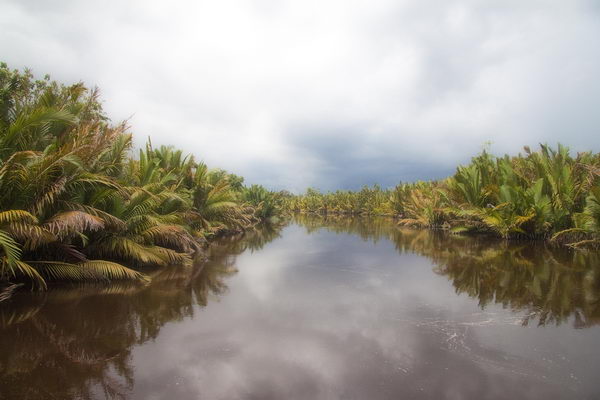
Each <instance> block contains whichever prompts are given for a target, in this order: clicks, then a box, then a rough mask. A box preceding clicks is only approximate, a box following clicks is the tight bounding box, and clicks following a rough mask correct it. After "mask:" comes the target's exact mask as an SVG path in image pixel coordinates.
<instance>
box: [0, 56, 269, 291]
mask: <svg viewBox="0 0 600 400" xmlns="http://www.w3.org/2000/svg"><path fill="white" fill-rule="evenodd" d="M131 150H132V135H131V134H130V133H129V132H128V127H127V126H126V124H124V123H121V124H113V123H111V121H109V120H108V118H107V117H106V115H105V113H104V112H103V110H102V106H101V103H100V101H99V97H98V91H97V90H96V89H94V90H90V89H88V88H86V87H85V86H84V85H83V84H81V83H77V84H74V85H63V84H59V83H57V82H54V81H51V80H50V78H49V77H48V76H46V77H45V78H44V79H42V80H35V79H34V78H33V76H32V74H31V73H30V72H29V71H24V72H20V71H16V70H14V71H13V70H10V69H9V68H8V67H7V66H6V64H0V284H1V283H2V282H19V281H20V282H26V283H29V284H31V285H32V287H37V288H45V287H46V285H47V282H48V281H61V280H67V281H105V280H123V279H126V280H137V281H146V280H147V279H148V278H147V276H146V275H145V274H143V273H142V272H140V269H141V268H144V267H149V266H153V267H164V266H168V265H174V264H183V265H185V264H189V263H190V261H191V256H192V254H193V253H194V252H196V251H198V250H199V249H200V247H201V245H202V244H203V243H204V242H205V241H206V239H208V238H211V237H215V236H218V235H222V234H224V233H228V232H240V231H243V230H245V229H247V228H249V227H251V226H253V225H255V224H256V223H257V222H259V221H260V220H262V219H267V218H270V217H272V216H273V215H275V214H276V213H277V207H276V206H275V205H276V204H277V203H278V201H279V200H278V198H279V197H278V195H277V194H275V193H271V192H269V191H267V190H266V189H264V188H262V187H258V186H253V187H250V188H246V187H245V186H244V185H243V178H241V177H238V176H236V175H233V174H229V173H227V172H225V171H223V170H210V169H208V167H207V166H206V165H205V164H203V163H198V162H196V161H195V160H194V158H193V157H192V156H189V155H184V154H183V153H182V151H181V150H176V149H174V148H173V147H170V146H169V147H167V146H161V147H160V148H154V147H153V146H152V144H151V142H150V141H148V143H147V145H146V146H145V148H143V149H141V150H140V151H139V153H138V154H133V153H132V152H131Z"/></svg>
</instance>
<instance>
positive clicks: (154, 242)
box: [0, 64, 600, 288]
mask: <svg viewBox="0 0 600 400" xmlns="http://www.w3.org/2000/svg"><path fill="white" fill-rule="evenodd" d="M132 147H133V146H132V135H131V134H130V133H129V131H128V127H127V125H126V124H125V123H120V124H114V123H112V122H111V121H110V120H109V119H108V118H107V116H106V115H105V113H104V112H103V109H102V105H101V103H100V101H99V97H98V91H97V90H95V89H94V90H90V89H88V88H86V87H85V86H84V85H83V84H81V83H77V84H74V85H63V84H59V83H57V82H54V81H51V80H50V79H49V77H47V76H46V77H45V78H44V79H42V80H36V79H34V77H33V76H32V74H31V73H30V72H29V71H25V72H19V71H12V70H10V69H8V67H7V66H6V65H5V64H1V65H0V283H2V282H19V281H21V282H29V283H32V285H33V287H38V288H44V287H46V282H47V281H54V280H57V281H60V280H68V281H89V280H121V279H127V280H140V281H144V280H147V279H148V278H147V275H146V274H144V273H142V271H141V270H142V269H143V268H145V267H165V266H168V265H174V264H182V265H186V264H189V263H190V260H191V257H192V254H194V253H195V252H197V251H198V250H199V249H200V248H201V246H202V245H203V244H204V243H205V242H206V240H207V239H209V238H211V237H215V236H219V235H222V234H225V233H232V232H241V231H244V230H246V229H248V228H250V227H252V226H254V225H255V224H257V223H258V222H259V221H262V220H266V219H270V218H272V217H273V216H275V215H276V214H278V213H280V212H282V211H284V210H287V211H292V212H300V213H319V214H340V215H341V214H347V215H364V214H366V215H390V216H395V217H397V218H398V219H399V223H400V224H403V225H410V226H418V227H436V228H446V229H451V230H452V231H453V232H457V233H464V232H475V233H491V234H494V235H497V236H500V237H503V238H506V239H509V238H530V239H531V238H536V239H538V238H539V239H551V240H553V241H554V242H557V243H566V244H569V245H571V246H575V247H581V246H596V247H597V246H598V245H599V244H600V155H599V154H594V153H580V154H577V155H576V156H572V155H571V154H570V153H569V150H568V149H567V148H566V147H564V146H561V145H559V146H558V147H557V148H556V149H553V148H551V147H549V146H546V145H542V146H541V148H540V149H539V150H538V151H531V150H530V149H529V148H525V153H524V154H519V155H517V156H514V157H510V156H504V157H495V156H493V155H491V154H490V153H489V152H487V151H484V152H482V153H481V154H479V155H478V156H476V157H474V158H473V159H472V161H471V163H470V164H469V165H466V166H459V167H458V168H457V170H456V173H455V174H454V175H453V176H451V177H449V178H446V179H443V180H438V181H430V182H415V183H402V184H399V185H398V186H396V187H395V188H394V189H382V188H380V187H379V186H377V185H375V186H373V187H364V188H363V189H362V190H360V191H356V192H352V191H336V192H334V193H326V194H322V193H320V192H319V191H317V190H315V189H308V190H307V192H306V194H304V195H299V196H291V195H289V194H288V193H285V192H280V193H273V192H270V191H268V190H266V189H265V188H264V187H262V186H258V185H253V186H250V187H246V186H245V185H244V183H243V178H241V177H239V176H236V175H234V174H230V173H227V172H226V171H224V170H220V169H217V170H210V169H209V168H208V167H207V166H206V165H205V164H204V163H202V162H196V161H195V159H194V157H193V156H191V155H185V154H183V152H182V151H181V150H177V149H174V148H173V147H166V146H160V147H159V148H155V147H154V146H152V144H151V142H150V141H149V140H148V142H147V144H146V146H145V147H144V148H142V149H140V150H139V151H138V152H133V151H132Z"/></svg>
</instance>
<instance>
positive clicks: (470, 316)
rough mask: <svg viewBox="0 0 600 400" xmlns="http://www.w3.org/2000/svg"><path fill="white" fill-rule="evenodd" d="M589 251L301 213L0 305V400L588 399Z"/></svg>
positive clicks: (592, 376)
mask: <svg viewBox="0 0 600 400" xmlns="http://www.w3.org/2000/svg"><path fill="white" fill-rule="evenodd" d="M599 259H600V257H598V254H597V253H594V252H590V253H585V252H571V251H566V250H557V249H551V248H548V247H546V246H544V245H542V244H539V243H537V244H536V243H531V242H527V243H510V244H509V243H504V242H497V241H491V240H485V239H483V238H468V237H460V236H449V235H446V234H443V233H440V232H430V231H416V230H405V229H398V228H397V227H396V226H395V225H394V224H393V223H392V222H391V221H387V220H382V219H375V220H367V219H347V218H340V219H336V218H333V219H332V218H330V219H328V220H324V219H321V218H301V219H298V220H297V221H295V222H294V223H292V224H290V225H288V226H287V227H284V228H283V229H278V228H277V229H276V228H273V227H270V228H269V227H266V228H263V229H261V230H259V231H257V232H255V233H253V234H249V235H247V236H246V237H245V238H243V239H229V240H225V241H222V242H220V243H219V244H218V245H216V246H215V247H214V248H213V249H212V251H211V257H210V260H209V261H208V262H206V263H200V262H198V263H197V264H196V265H195V266H194V268H188V269H182V268H173V269H166V270H163V271H158V272H156V273H155V274H154V277H153V282H152V284H150V285H149V286H147V287H138V286H111V287H81V288H76V289H73V288H60V289H55V290H52V291H50V292H47V293H34V294H31V293H22V294H19V295H17V296H15V297H14V298H12V299H11V300H9V301H5V302H3V303H0V340H1V345H0V346H1V353H0V397H1V398H6V399H21V398H25V399H39V398H47V399H53V398H56V399H69V398H92V399H96V398H99V399H103V398H124V399H164V398H169V399H398V398H411V399H421V398H422V399H516V398H518V399H540V398H544V399H572V398H581V399H597V398H600V382H599V381H598V371H599V370H600V369H599V367H600V329H599V326H598V325H597V323H598V322H600V271H599V268H600V265H599Z"/></svg>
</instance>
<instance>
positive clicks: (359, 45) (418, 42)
mask: <svg viewBox="0 0 600 400" xmlns="http://www.w3.org/2000/svg"><path fill="white" fill-rule="evenodd" d="M592 6H593V3H591V2H583V1H573V2H526V3H523V2H516V1H515V2H496V3H494V2H486V3H480V2H477V1H462V2H459V1H453V2H444V3H439V2H433V1H404V2H397V1H375V2H373V1H366V0H364V1H358V0H357V1H350V2H348V1H341V0H334V1H318V2H317V1H308V2H291V1H271V0H269V1H267V0H265V1H259V2H254V1H253V2H250V1H227V0H224V1H219V2H191V1H190V2H175V3H169V4H168V5H167V3H164V2H158V1H138V2H126V3H123V2H117V1H114V0H113V1H107V2H82V1H72V2H62V3H61V4H60V5H57V4H49V3H46V2H36V1H18V2H17V1H5V2H3V3H2V4H0V24H1V26H2V27H3V37H2V39H1V41H0V52H1V54H2V55H3V56H2V59H4V60H5V61H7V62H8V63H9V64H10V65H11V66H12V67H18V68H21V67H24V66H28V67H31V68H33V69H34V72H35V73H37V74H40V75H43V74H45V73H50V74H51V75H52V76H53V78H55V79H60V80H62V81H66V82H70V81H74V80H79V79H82V80H84V81H85V82H86V83H88V84H97V85H99V86H100V88H101V89H102V92H103V96H104V99H105V102H106V103H105V106H106V109H107V110H108V112H109V113H110V115H111V116H112V117H113V119H115V120H119V119H124V118H128V117H129V116H132V115H133V117H132V118H131V124H132V127H133V130H134V132H135V133H136V135H137V140H138V143H142V142H143V140H145V137H146V136H148V135H150V136H151V137H152V140H153V142H154V143H158V144H171V143H172V144H175V145H176V146H179V147H182V148H184V149H185V150H187V151H190V152H193V153H194V154H196V156H197V157H198V158H201V159H204V160H205V161H207V162H208V163H209V164H210V165H211V166H215V167H223V168H227V169H230V170H232V171H233V172H236V173H238V174H242V175H245V176H246V177H247V178H248V180H249V181H250V182H251V183H263V184H266V185H268V186H270V187H274V188H287V189H293V190H302V189H304V188H305V187H306V186H308V185H316V186H320V187H323V188H334V187H338V186H340V185H341V186H354V187H358V186H361V185H362V184H365V183H373V182H376V181H380V182H381V183H383V184H384V185H385V186H387V185H391V184H393V183H394V182H396V181H399V180H407V179H415V178H435V177H439V175H443V174H445V173H448V172H450V171H451V170H452V168H453V166H454V165H455V164H456V163H458V162H463V161H465V160H467V159H468V157H470V156H471V155H472V154H473V153H474V152H476V151H478V150H479V149H480V147H481V146H482V145H483V143H484V142H486V141H492V142H493V143H494V146H493V149H496V150H497V151H500V152H504V151H511V152H515V151H518V150H519V149H520V147H521V146H522V145H524V144H529V145H535V144H536V143H537V142H540V141H548V142H550V143H554V142H556V141H561V142H563V143H565V144H567V145H572V146H573V147H574V148H575V149H577V150H585V149H594V150H596V151H597V150H599V147H600V139H598V137H600V136H598V135H597V134H596V129H597V127H598V126H599V124H600V114H598V113H597V112H596V110H595V104H598V101H600V82H599V80H598V79H597V73H596V71H598V69H599V67H600V48H599V47H598V46H596V45H595V44H594V42H595V38H597V37H599V36H600V21H599V19H598V17H599V16H600V13H599V10H598V9H594V8H593V7H592ZM390 169H391V171H390ZM365 171H368V173H367V172H365Z"/></svg>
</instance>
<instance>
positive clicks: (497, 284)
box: [0, 216, 600, 399]
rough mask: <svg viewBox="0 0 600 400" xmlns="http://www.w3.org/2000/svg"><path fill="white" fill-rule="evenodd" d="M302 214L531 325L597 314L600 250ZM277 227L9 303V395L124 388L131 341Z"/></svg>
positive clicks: (2, 323) (309, 225)
mask: <svg viewBox="0 0 600 400" xmlns="http://www.w3.org/2000/svg"><path fill="white" fill-rule="evenodd" d="M295 222H296V223H298V224H300V225H302V226H303V227H305V229H306V230H307V231H308V233H311V232H314V231H315V230H318V229H327V230H330V231H333V232H338V233H351V234H354V235H357V236H359V237H361V238H362V239H363V240H365V241H373V242H377V241H382V240H389V241H391V242H392V243H394V245H395V248H396V250H397V251H398V252H400V253H414V254H418V255H421V256H424V257H426V258H428V259H430V260H431V261H432V264H433V265H434V271H435V272H436V273H437V274H439V275H441V276H445V277H447V278H448V279H449V281H450V282H452V285H453V286H454V288H455V289H456V292H457V293H458V294H466V295H468V296H470V297H472V298H476V299H477V300H478V302H479V305H480V307H482V308H485V307H486V306H487V305H489V304H501V305H502V306H504V307H505V308H509V309H511V310H513V311H516V312H519V313H523V314H524V315H525V316H524V318H523V324H530V323H534V322H535V323H537V324H538V325H547V324H553V325H557V324H561V323H565V322H568V323H572V324H573V325H574V326H575V327H576V328H584V327H589V326H592V325H594V324H596V323H598V322H599V321H600V318H599V317H600V302H599V300H600V295H599V294H600V273H599V271H598V268H600V259H599V255H598V253H597V252H583V251H570V250H565V249H556V248H550V247H548V246H546V245H544V244H541V243H532V242H521V243H519V242H514V243H511V242H501V241H495V240H488V239H485V238H482V237H464V236H456V235H449V234H447V233H445V232H436V231H423V230H410V229H405V228H402V229H400V228H398V227H397V226H396V224H394V223H393V221H392V220H390V219H383V218H372V219H368V218H347V217H326V218H323V217H309V216H298V217H295ZM279 232H280V227H277V226H275V227H274V226H264V227H262V228H261V229H258V230H256V231H255V232H252V233H249V234H247V235H245V236H244V237H230V238H226V239H222V240H220V241H218V242H216V243H215V244H214V245H213V246H212V247H211V250H210V257H209V260H208V261H201V260H198V262H197V263H195V265H194V266H193V267H192V268H187V269H186V268H170V269H164V270H159V271H156V272H154V274H153V277H152V282H151V284H149V285H147V286H126V285H111V286H110V287H100V286H80V287H76V288H73V287H63V288H57V289H54V290H52V291H49V292H45V293H20V294H18V295H15V297H13V298H12V299H10V300H8V301H5V302H2V303H0V340H1V341H2V343H3V344H4V345H3V348H2V352H1V353H0V398H7V399H15V398H19V399H40V398H44V399H45V398H48V399H52V398H60V399H63V398H64V399H66V398H83V399H87V398H97V397H106V398H125V397H127V396H128V394H129V393H130V392H131V390H132V388H133V385H134V381H133V379H134V367H133V365H132V364H131V358H132V351H133V349H134V347H135V346H136V345H140V344H143V343H145V342H148V341H149V340H153V339H155V338H157V337H158V335H159V332H160V330H161V328H162V327H163V326H164V325H165V324H167V323H173V322H177V321H182V320H184V319H186V318H191V317H192V316H193V315H194V312H197V311H198V307H199V306H200V307H203V306H206V305H207V304H208V303H210V301H211V298H214V297H218V296H220V295H222V294H224V293H225V292H226V291H227V284H226V280H227V278H228V277H230V276H232V275H234V274H235V273H236V272H237V270H236V268H235V264H236V257H237V256H238V255H239V254H241V253H242V252H244V251H247V250H248V251H255V250H258V249H260V248H262V247H263V246H264V245H265V244H266V243H268V242H269V241H272V240H273V239H275V238H277V237H278V236H279ZM157 362H160V361H157Z"/></svg>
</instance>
